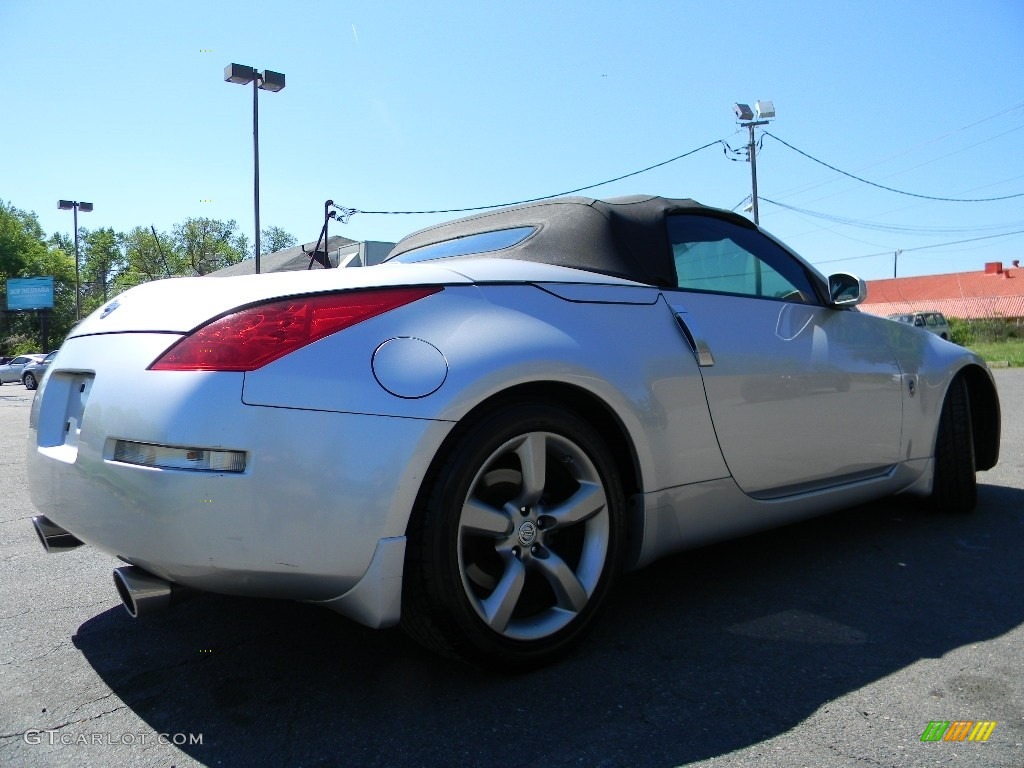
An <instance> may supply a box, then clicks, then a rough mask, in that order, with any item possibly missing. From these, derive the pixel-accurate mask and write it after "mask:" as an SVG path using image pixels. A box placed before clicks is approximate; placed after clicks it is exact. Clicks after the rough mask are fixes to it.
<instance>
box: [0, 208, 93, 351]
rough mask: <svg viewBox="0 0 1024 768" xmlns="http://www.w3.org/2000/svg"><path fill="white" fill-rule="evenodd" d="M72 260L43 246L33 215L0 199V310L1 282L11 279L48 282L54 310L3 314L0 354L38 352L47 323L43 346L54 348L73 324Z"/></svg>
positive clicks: (3, 304)
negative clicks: (48, 278)
mask: <svg viewBox="0 0 1024 768" xmlns="http://www.w3.org/2000/svg"><path fill="white" fill-rule="evenodd" d="M74 269H75V264H74V258H73V257H70V256H69V255H68V253H67V252H66V251H65V250H64V248H63V247H61V245H60V244H56V243H54V242H53V241H51V242H50V243H48V242H47V240H46V238H45V236H44V234H43V228H42V227H41V226H40V225H39V221H38V219H37V218H36V215H35V214H34V213H31V212H28V211H22V210H20V209H18V208H15V207H14V206H13V205H12V204H10V203H5V202H4V201H2V200H0V283H2V285H0V290H2V298H0V309H4V310H6V308H7V296H6V292H7V280H8V279H9V278H12V277H46V276H51V277H53V279H54V309H53V311H52V312H50V311H41V312H4V320H3V323H2V324H0V351H2V352H4V353H5V354H12V353H18V352H24V351H26V350H25V349H24V347H25V346H29V347H31V350H30V351H39V350H41V349H42V348H43V338H42V336H43V334H42V331H43V323H44V322H46V323H47V325H48V330H49V333H48V334H47V335H48V339H47V345H46V346H49V347H55V346H57V343H56V342H59V341H60V340H61V339H63V337H64V335H65V334H66V333H67V331H68V330H69V329H70V327H71V325H72V324H73V323H74V321H75V282H74V276H75V272H74Z"/></svg>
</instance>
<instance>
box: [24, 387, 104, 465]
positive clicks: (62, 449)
mask: <svg viewBox="0 0 1024 768" xmlns="http://www.w3.org/2000/svg"><path fill="white" fill-rule="evenodd" d="M95 380H96V375H95V374H94V373H74V372H69V371H53V372H52V373H51V374H50V377H49V379H48V380H47V382H46V387H45V389H44V390H43V393H42V395H43V402H42V403H41V404H40V409H39V422H38V429H39V437H38V441H39V448H40V449H45V450H46V452H47V453H49V454H51V455H53V456H54V458H59V459H61V460H62V461H68V462H73V461H74V460H75V458H76V457H77V455H78V441H79V439H80V437H81V434H82V420H83V419H84V418H85V407H86V404H87V403H88V402H89V393H90V392H92V386H93V383H94V381H95Z"/></svg>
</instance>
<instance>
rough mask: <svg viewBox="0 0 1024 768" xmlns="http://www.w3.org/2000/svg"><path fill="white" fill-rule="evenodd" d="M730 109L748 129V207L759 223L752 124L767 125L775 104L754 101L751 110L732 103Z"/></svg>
mask: <svg viewBox="0 0 1024 768" xmlns="http://www.w3.org/2000/svg"><path fill="white" fill-rule="evenodd" d="M755 110H756V112H757V119H756V120H755V119H754V111H755ZM732 111H733V112H735V113H736V118H737V120H739V123H740V126H741V127H743V128H746V129H747V130H748V131H750V141H749V143H748V144H747V161H748V162H749V163H750V187H751V195H750V209H751V211H753V214H754V223H755V224H760V223H761V222H760V221H759V220H758V215H757V152H756V149H757V147H756V146H755V144H754V126H756V125H768V121H769V120H772V119H773V118H774V117H775V106H774V105H773V104H772V103H771V102H770V101H756V102H754V109H753V110H752V109H751V108H750V107H749V106H748V105H746V104H739V103H736V104H733V105H732Z"/></svg>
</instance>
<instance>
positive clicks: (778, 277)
mask: <svg viewBox="0 0 1024 768" xmlns="http://www.w3.org/2000/svg"><path fill="white" fill-rule="evenodd" d="M668 235H669V242H670V243H671V244H672V255H673V257H674V259H675V266H676V284H677V285H678V286H679V288H681V289H682V290H684V291H703V292H709V293H730V294H736V295H739V296H751V297H756V298H762V299H775V300H779V301H795V302H801V303H805V304H817V303H818V298H817V295H816V293H815V291H814V287H813V285H812V283H811V280H810V278H809V277H808V276H807V273H806V271H805V270H804V268H803V266H802V265H801V264H800V263H799V262H798V261H796V260H795V259H794V258H793V257H792V256H791V255H790V254H789V253H787V252H786V251H785V250H784V249H782V248H780V247H779V246H778V245H776V244H775V243H774V242H772V241H771V240H769V239H768V238H767V237H765V236H764V235H762V234H761V233H760V232H758V231H757V230H754V229H748V228H746V227H742V226H739V225H737V224H734V223H732V222H730V221H726V220H724V219H719V218H716V217H714V216H705V215H701V214H676V215H675V216H669V217H668Z"/></svg>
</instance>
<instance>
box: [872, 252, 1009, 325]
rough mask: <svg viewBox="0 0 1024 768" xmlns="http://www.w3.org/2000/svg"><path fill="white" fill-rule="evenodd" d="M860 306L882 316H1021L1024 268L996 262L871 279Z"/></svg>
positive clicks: (971, 318) (973, 317)
mask: <svg viewBox="0 0 1024 768" xmlns="http://www.w3.org/2000/svg"><path fill="white" fill-rule="evenodd" d="M860 308H861V309H862V310H863V311H864V312H867V313H869V314H872V315H882V316H886V315H896V314H907V313H911V312H922V311H927V310H936V311H938V312H941V313H942V314H944V315H946V316H948V317H959V318H962V319H965V320H977V319H982V318H992V317H1008V318H1009V317H1024V269H1021V268H1020V267H1018V266H1013V267H1008V268H1004V267H1003V265H1002V263H1001V262H998V261H997V262H990V263H989V264H986V265H985V269H984V270H979V271H975V272H954V273H951V274H946V275H924V276H922V277H899V278H889V279H887V280H871V281H869V282H868V298H867V300H866V301H865V302H864V303H863V304H861V305H860Z"/></svg>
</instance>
